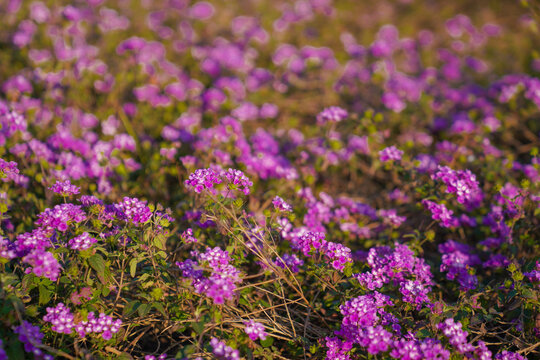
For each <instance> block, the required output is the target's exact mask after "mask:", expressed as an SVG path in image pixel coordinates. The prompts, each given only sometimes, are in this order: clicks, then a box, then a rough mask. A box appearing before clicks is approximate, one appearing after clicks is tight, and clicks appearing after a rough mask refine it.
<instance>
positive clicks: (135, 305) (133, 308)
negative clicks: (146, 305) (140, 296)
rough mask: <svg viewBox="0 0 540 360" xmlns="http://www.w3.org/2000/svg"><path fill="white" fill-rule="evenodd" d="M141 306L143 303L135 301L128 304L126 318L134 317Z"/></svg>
mask: <svg viewBox="0 0 540 360" xmlns="http://www.w3.org/2000/svg"><path fill="white" fill-rule="evenodd" d="M139 306H141V302H140V301H137V300H134V301H130V302H129V303H127V305H126V306H125V307H124V312H123V313H124V316H130V315H132V314H133V313H134V312H135V311H137V309H138V308H139Z"/></svg>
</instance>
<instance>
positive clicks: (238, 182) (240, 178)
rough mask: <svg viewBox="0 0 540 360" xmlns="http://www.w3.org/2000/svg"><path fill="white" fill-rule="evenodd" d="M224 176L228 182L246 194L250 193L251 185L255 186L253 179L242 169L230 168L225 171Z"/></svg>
mask: <svg viewBox="0 0 540 360" xmlns="http://www.w3.org/2000/svg"><path fill="white" fill-rule="evenodd" d="M224 178H225V179H226V180H227V183H228V184H230V185H232V186H234V187H235V188H238V189H239V190H240V191H242V192H243V193H244V195H248V194H249V192H250V190H251V186H253V182H251V180H249V179H248V178H247V176H246V175H244V173H243V172H241V171H240V170H235V169H229V170H227V172H226V173H225V175H224Z"/></svg>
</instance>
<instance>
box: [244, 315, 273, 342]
mask: <svg viewBox="0 0 540 360" xmlns="http://www.w3.org/2000/svg"><path fill="white" fill-rule="evenodd" d="M244 325H245V326H246V328H245V329H244V331H245V332H246V334H247V335H248V336H249V338H250V339H251V340H253V341H255V340H257V339H261V340H266V337H267V336H268V334H267V333H266V331H265V330H264V325H263V324H261V323H258V322H255V320H249V321H245V322H244Z"/></svg>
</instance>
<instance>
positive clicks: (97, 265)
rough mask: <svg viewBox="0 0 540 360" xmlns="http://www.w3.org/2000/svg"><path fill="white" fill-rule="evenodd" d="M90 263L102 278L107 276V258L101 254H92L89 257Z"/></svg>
mask: <svg viewBox="0 0 540 360" xmlns="http://www.w3.org/2000/svg"><path fill="white" fill-rule="evenodd" d="M88 263H89V264H90V266H91V267H92V269H94V270H95V271H96V272H97V274H98V276H99V277H100V278H102V279H104V278H105V260H103V258H102V257H101V255H99V254H95V255H92V256H90V257H89V258H88Z"/></svg>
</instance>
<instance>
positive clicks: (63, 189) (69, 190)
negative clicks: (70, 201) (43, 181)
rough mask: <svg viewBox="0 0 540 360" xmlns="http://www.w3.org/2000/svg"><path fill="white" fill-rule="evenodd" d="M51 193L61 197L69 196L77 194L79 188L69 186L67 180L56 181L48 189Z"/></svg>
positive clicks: (69, 183)
mask: <svg viewBox="0 0 540 360" xmlns="http://www.w3.org/2000/svg"><path fill="white" fill-rule="evenodd" d="M49 190H52V191H53V192H55V193H57V194H60V195H62V196H69V195H75V194H78V193H79V192H80V190H81V188H79V187H77V186H75V185H73V184H71V182H70V181H69V180H66V181H57V182H56V183H55V184H54V185H53V186H51V187H50V188H49Z"/></svg>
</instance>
